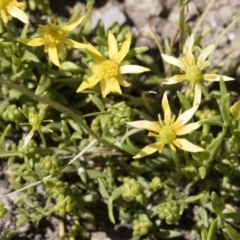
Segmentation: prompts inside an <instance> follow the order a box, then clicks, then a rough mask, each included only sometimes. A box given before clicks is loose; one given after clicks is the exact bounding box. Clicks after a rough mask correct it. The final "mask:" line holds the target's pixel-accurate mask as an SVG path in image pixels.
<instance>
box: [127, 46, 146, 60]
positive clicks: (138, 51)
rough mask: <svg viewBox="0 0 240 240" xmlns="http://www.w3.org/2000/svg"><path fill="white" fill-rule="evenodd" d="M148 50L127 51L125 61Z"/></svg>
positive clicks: (141, 48) (133, 49)
mask: <svg viewBox="0 0 240 240" xmlns="http://www.w3.org/2000/svg"><path fill="white" fill-rule="evenodd" d="M148 49H149V48H148V47H136V48H132V49H130V50H129V51H128V54H127V56H126V59H129V58H132V57H135V56H136V55H138V54H142V53H144V52H146V51H147V50H148Z"/></svg>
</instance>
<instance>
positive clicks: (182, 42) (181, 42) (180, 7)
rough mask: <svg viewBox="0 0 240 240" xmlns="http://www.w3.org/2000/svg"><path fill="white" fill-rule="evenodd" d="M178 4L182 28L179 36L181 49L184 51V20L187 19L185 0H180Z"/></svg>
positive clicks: (180, 27)
mask: <svg viewBox="0 0 240 240" xmlns="http://www.w3.org/2000/svg"><path fill="white" fill-rule="evenodd" d="M178 6H179V10H180V13H179V30H180V36H179V51H180V52H182V51H183V44H184V33H185V28H184V21H185V16H184V4H183V0H178Z"/></svg>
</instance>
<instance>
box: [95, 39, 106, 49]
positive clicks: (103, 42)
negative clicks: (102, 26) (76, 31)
mask: <svg viewBox="0 0 240 240" xmlns="http://www.w3.org/2000/svg"><path fill="white" fill-rule="evenodd" d="M93 41H94V42H95V43H96V44H97V45H99V46H104V47H108V42H107V40H106V39H105V38H104V37H95V38H94V40H93Z"/></svg>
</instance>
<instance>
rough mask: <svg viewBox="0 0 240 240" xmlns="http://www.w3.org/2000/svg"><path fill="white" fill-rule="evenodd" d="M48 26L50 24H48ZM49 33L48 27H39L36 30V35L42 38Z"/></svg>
mask: <svg viewBox="0 0 240 240" xmlns="http://www.w3.org/2000/svg"><path fill="white" fill-rule="evenodd" d="M48 24H50V23H48ZM48 31H49V27H48V25H47V26H46V25H39V26H38V29H37V33H38V35H39V36H41V37H44V35H45V34H46V33H47V32H48Z"/></svg>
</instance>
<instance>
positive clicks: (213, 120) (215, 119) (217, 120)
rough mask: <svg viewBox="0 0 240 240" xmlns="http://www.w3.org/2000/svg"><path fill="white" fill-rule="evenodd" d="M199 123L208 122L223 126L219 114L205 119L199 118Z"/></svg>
mask: <svg viewBox="0 0 240 240" xmlns="http://www.w3.org/2000/svg"><path fill="white" fill-rule="evenodd" d="M199 123H200V124H208V125H215V126H220V127H223V126H225V125H224V123H223V122H221V116H220V115H217V116H212V117H210V118H208V119H206V120H201V121H199Z"/></svg>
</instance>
